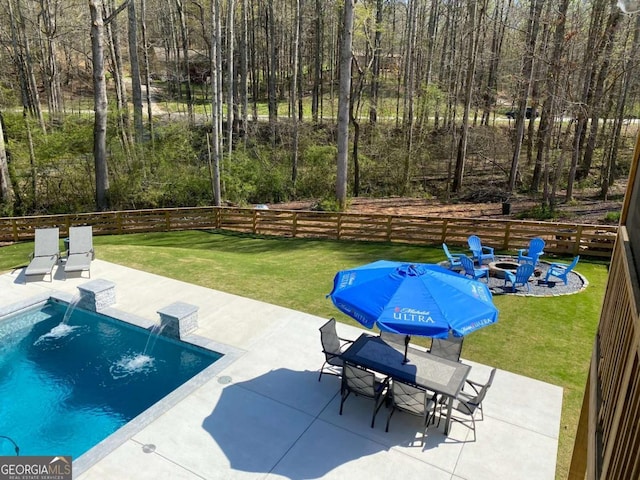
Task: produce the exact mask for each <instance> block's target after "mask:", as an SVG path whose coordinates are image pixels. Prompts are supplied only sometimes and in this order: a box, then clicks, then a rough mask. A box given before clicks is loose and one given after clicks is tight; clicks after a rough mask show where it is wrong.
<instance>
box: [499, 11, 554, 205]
mask: <svg viewBox="0 0 640 480" xmlns="http://www.w3.org/2000/svg"><path fill="white" fill-rule="evenodd" d="M544 1H545V0H532V2H531V7H530V9H529V19H528V22H527V39H526V51H525V54H524V57H523V60H522V74H521V77H520V86H519V89H518V110H517V112H518V114H517V117H516V128H515V130H516V138H515V145H514V149H513V156H512V157H511V170H510V171H509V183H508V184H507V192H508V193H511V192H513V190H514V189H515V187H516V179H517V177H518V163H519V160H520V152H521V150H522V140H523V138H524V127H525V117H526V110H527V100H528V99H529V93H530V91H531V83H532V76H533V71H534V65H533V64H534V60H535V51H536V39H537V37H538V30H539V27H540V14H541V12H542V7H543V3H544ZM532 113H533V114H532V115H531V119H530V121H532V122H533V121H534V120H535V112H532Z"/></svg>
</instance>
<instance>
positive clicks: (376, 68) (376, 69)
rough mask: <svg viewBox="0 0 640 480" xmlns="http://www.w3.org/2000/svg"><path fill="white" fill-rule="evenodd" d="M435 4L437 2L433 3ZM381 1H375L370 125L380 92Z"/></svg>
mask: <svg viewBox="0 0 640 480" xmlns="http://www.w3.org/2000/svg"><path fill="white" fill-rule="evenodd" d="M434 3H437V2H434ZM383 8H384V2H383V0H376V33H375V36H374V38H373V64H372V70H371V106H370V107H369V122H370V123H371V124H372V125H375V123H376V122H377V121H378V94H379V91H380V59H381V55H382V28H383V25H382V21H383V13H384V12H383Z"/></svg>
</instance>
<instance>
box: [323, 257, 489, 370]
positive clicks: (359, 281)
mask: <svg viewBox="0 0 640 480" xmlns="http://www.w3.org/2000/svg"><path fill="white" fill-rule="evenodd" d="M328 296H330V297H331V300H332V301H333V304H334V305H335V306H336V307H337V308H338V309H339V310H340V311H342V312H344V313H346V314H347V315H349V316H350V317H353V318H354V319H356V320H357V321H358V322H360V323H361V324H362V325H364V326H365V327H367V328H373V327H374V326H377V327H378V328H379V329H380V330H382V331H386V332H393V333H399V334H405V335H421V336H425V337H434V338H446V337H448V336H449V334H450V333H452V334H453V335H454V336H456V337H461V336H464V335H467V334H469V333H471V332H474V331H475V330H478V329H479V328H482V327H485V326H487V325H490V324H492V323H495V322H496V321H497V320H498V309H497V308H496V306H495V305H494V304H493V300H492V298H491V291H490V290H489V287H488V286H487V285H486V284H484V283H481V282H479V281H476V280H472V279H469V278H466V277H464V276H462V275H460V274H458V273H455V272H452V271H450V270H447V269H445V268H442V267H440V266H439V265H432V264H426V263H401V262H391V261H387V260H379V261H377V262H373V263H370V264H367V265H363V266H360V267H356V268H353V269H350V270H342V271H340V272H338V273H337V274H336V276H335V278H334V280H333V290H332V291H331V293H330V294H329V295H328ZM407 343H408V339H407ZM405 358H406V354H405Z"/></svg>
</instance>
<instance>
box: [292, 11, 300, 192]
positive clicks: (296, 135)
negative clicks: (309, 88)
mask: <svg viewBox="0 0 640 480" xmlns="http://www.w3.org/2000/svg"><path fill="white" fill-rule="evenodd" d="M295 6H296V9H295V13H294V15H295V31H294V38H293V54H292V56H293V78H292V80H291V103H292V105H295V104H296V101H297V98H298V61H299V58H298V53H299V52H298V49H299V47H300V23H301V13H300V0H295ZM292 120H293V146H292V150H293V151H292V156H291V183H293V188H294V191H295V186H296V181H297V180H298V155H299V153H298V140H299V135H300V132H299V126H298V115H297V113H296V112H295V111H294V113H293V118H292Z"/></svg>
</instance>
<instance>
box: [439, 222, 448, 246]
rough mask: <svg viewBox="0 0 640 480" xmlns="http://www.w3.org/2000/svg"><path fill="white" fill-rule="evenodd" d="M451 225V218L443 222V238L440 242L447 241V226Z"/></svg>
mask: <svg viewBox="0 0 640 480" xmlns="http://www.w3.org/2000/svg"><path fill="white" fill-rule="evenodd" d="M448 226H449V219H447V218H445V219H444V222H442V238H441V239H440V243H447V227H448Z"/></svg>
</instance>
